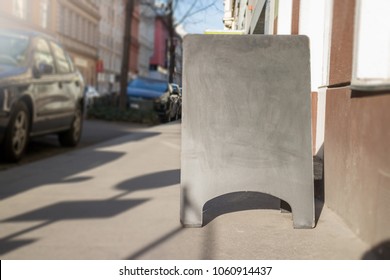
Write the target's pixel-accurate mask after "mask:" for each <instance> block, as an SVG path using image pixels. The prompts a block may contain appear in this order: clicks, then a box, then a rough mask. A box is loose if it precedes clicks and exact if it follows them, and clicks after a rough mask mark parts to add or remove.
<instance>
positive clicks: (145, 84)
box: [129, 78, 168, 92]
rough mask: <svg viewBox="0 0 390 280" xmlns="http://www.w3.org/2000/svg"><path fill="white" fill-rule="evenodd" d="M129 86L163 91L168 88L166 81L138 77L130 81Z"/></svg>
mask: <svg viewBox="0 0 390 280" xmlns="http://www.w3.org/2000/svg"><path fill="white" fill-rule="evenodd" d="M129 87H131V88H142V89H147V90H153V91H159V92H165V91H167V90H168V83H167V82H165V81H159V80H151V79H141V78H138V79H135V80H133V81H131V83H130V85H129Z"/></svg>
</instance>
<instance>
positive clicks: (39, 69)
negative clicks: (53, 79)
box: [33, 62, 54, 79]
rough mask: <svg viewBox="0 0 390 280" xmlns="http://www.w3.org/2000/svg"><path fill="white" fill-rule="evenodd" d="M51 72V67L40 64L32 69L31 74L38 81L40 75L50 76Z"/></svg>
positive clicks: (43, 63)
mask: <svg viewBox="0 0 390 280" xmlns="http://www.w3.org/2000/svg"><path fill="white" fill-rule="evenodd" d="M53 70H54V68H53V66H52V65H50V64H47V63H45V62H40V63H39V64H38V66H34V67H33V74H34V77H35V78H37V79H39V78H40V77H42V75H47V74H52V73H53Z"/></svg>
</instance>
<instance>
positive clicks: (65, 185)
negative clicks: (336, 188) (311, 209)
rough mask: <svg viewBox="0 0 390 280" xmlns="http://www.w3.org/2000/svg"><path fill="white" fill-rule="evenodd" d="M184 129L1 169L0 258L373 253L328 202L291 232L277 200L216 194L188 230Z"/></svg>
mask: <svg viewBox="0 0 390 280" xmlns="http://www.w3.org/2000/svg"><path fill="white" fill-rule="evenodd" d="M180 136H181V126H180V123H179V122H177V123H170V124H167V125H161V126H156V127H152V128H148V129H142V130H140V131H138V132H137V133H132V134H129V135H127V136H123V137H120V138H117V139H114V140H111V141H108V142H105V143H102V144H99V145H95V146H91V147H87V148H85V149H80V150H77V151H73V152H70V153H67V154H63V155H60V156H56V157H52V158H48V159H45V160H42V161H39V162H34V163H31V164H26V165H24V166H21V167H16V168H12V169H9V170H5V171H2V172H0V198H1V201H0V257H1V259H92V260H93V259H360V258H362V256H363V255H364V254H365V252H366V251H367V250H368V249H369V248H368V246H367V245H366V244H365V243H364V242H362V241H361V240H360V239H359V238H357V237H356V236H355V235H354V234H353V233H352V231H350V230H349V229H348V227H347V226H346V224H345V223H344V222H343V221H342V220H341V219H340V218H339V217H338V216H337V215H335V214H334V213H333V212H332V211H331V210H329V209H328V208H327V207H326V206H324V207H322V208H321V207H318V210H321V213H320V216H319V219H318V223H317V226H316V227H315V228H314V229H311V230H304V229H300V230H297V229H293V228H292V227H291V219H292V217H291V214H290V213H280V210H279V209H278V206H279V200H278V199H276V198H274V197H272V196H269V195H265V194H261V193H251V192H248V193H237V194H228V195H225V196H223V197H219V198H217V199H216V200H213V201H212V202H210V203H207V204H206V206H205V209H204V210H205V213H204V217H205V224H206V225H205V226H204V227H202V228H195V229H191V228H182V227H181V225H180V221H179V210H180V205H179V202H180V187H179V182H180V141H181V138H180Z"/></svg>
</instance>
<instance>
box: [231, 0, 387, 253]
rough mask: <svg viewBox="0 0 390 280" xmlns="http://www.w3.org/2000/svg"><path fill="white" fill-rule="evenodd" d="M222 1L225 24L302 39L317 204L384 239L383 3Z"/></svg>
mask: <svg viewBox="0 0 390 280" xmlns="http://www.w3.org/2000/svg"><path fill="white" fill-rule="evenodd" d="M224 4H225V14H224V24H225V28H226V29H227V30H241V31H242V32H243V33H244V34H274V35H277V34H279V35H289V34H292V35H294V34H300V35H306V36H308V37H309V38H310V51H311V54H310V55H311V91H312V92H311V99H312V131H313V133H312V136H313V137H312V138H313V155H316V156H318V157H320V158H322V159H323V160H324V174H325V178H324V190H323V191H324V201H325V204H326V205H327V206H328V207H329V208H331V209H332V210H333V211H335V212H336V213H337V214H338V215H339V216H340V217H341V218H342V219H343V220H344V221H345V223H346V224H348V226H349V227H350V228H351V229H352V230H353V231H354V232H355V233H356V234H357V235H358V236H359V237H360V238H362V239H363V240H364V241H366V242H367V243H369V244H371V245H372V246H382V245H383V244H384V243H385V242H388V240H390V221H389V219H388V217H389V216H390V208H389V207H388V205H389V203H390V175H389V174H390V156H389V155H390V147H389V145H388V143H390V126H389V123H390V111H389V110H388V109H387V108H389V106H390V71H389V69H390V59H389V55H390V53H389V48H388V46H389V45H390V37H389V36H388V34H390V18H389V17H388V15H387V12H388V11H389V10H390V2H389V1H387V0H370V1H368V0H316V1H312V0H225V1H224ZM320 219H321V218H320Z"/></svg>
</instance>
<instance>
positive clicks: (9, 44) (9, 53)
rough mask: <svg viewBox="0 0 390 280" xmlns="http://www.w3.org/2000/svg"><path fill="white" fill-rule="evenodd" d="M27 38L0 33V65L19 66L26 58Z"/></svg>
mask: <svg viewBox="0 0 390 280" xmlns="http://www.w3.org/2000/svg"><path fill="white" fill-rule="evenodd" d="M28 44H29V38H28V37H27V36H22V35H14V34H11V33H3V32H0V64H6V65H10V66H21V65H23V64H24V62H25V60H26V57H27V48H28Z"/></svg>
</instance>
